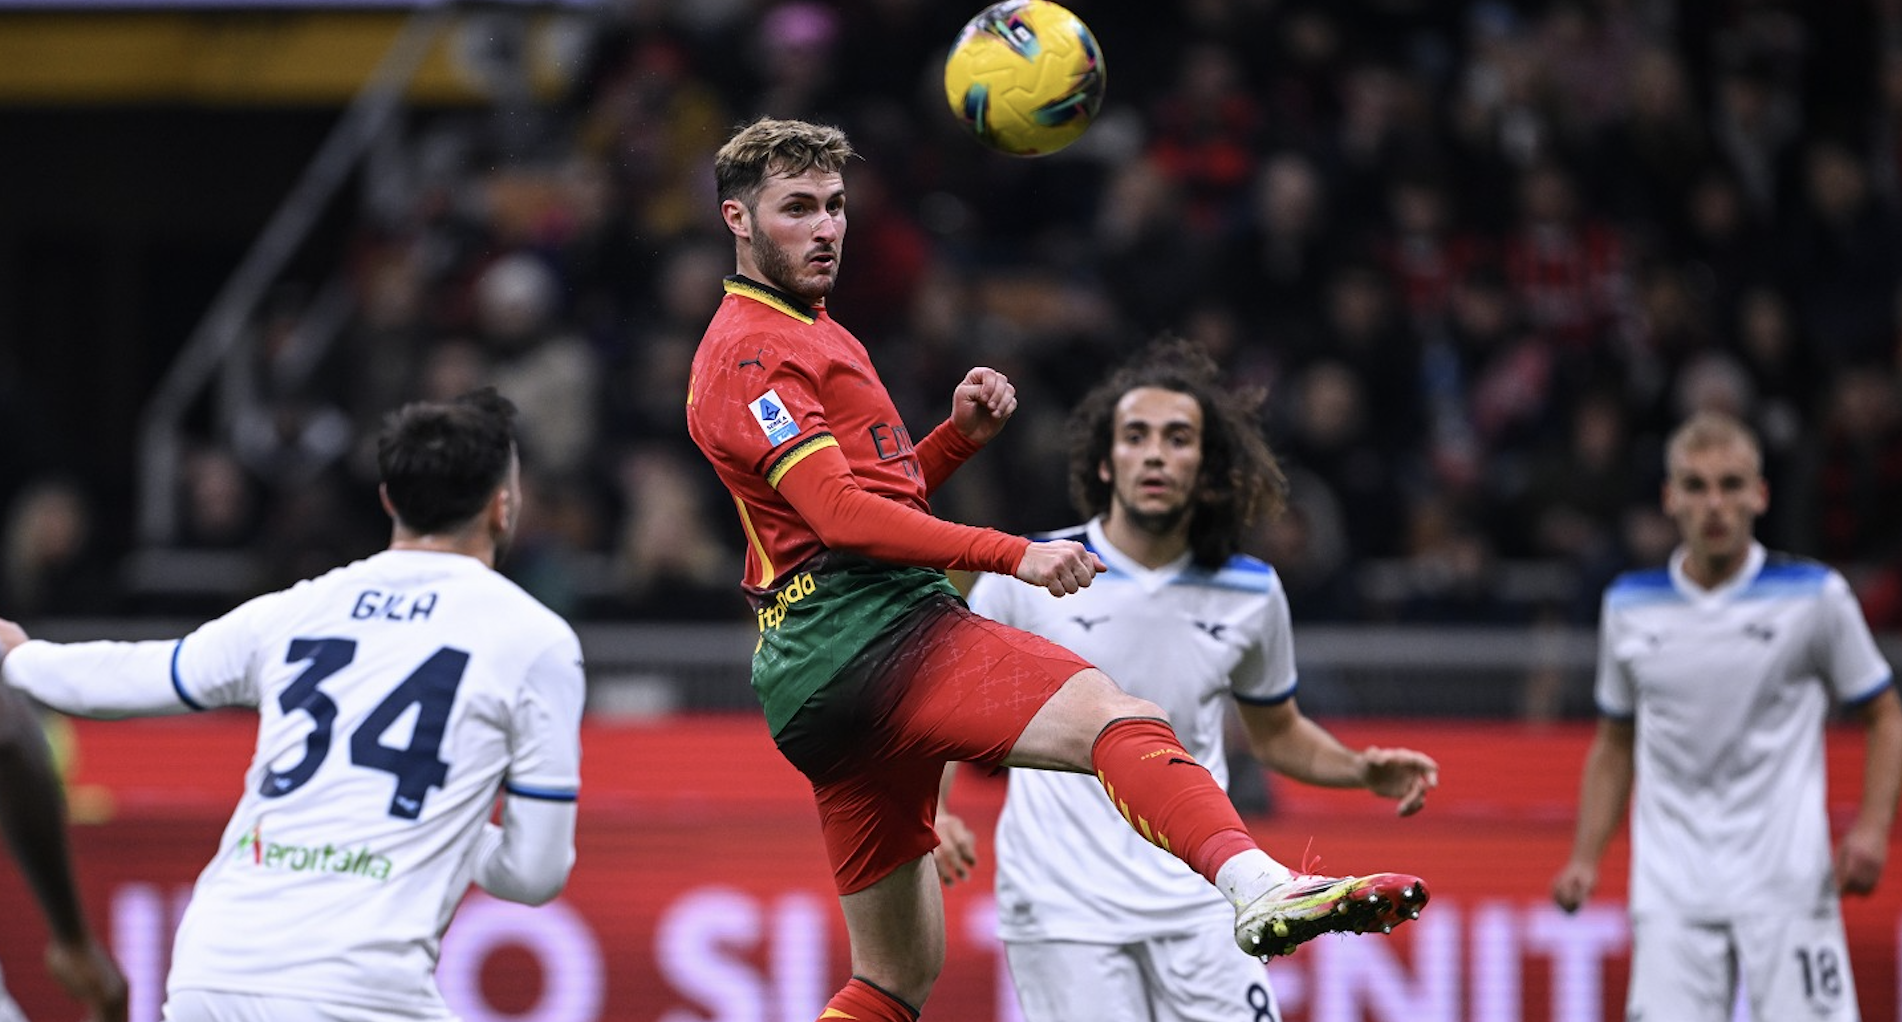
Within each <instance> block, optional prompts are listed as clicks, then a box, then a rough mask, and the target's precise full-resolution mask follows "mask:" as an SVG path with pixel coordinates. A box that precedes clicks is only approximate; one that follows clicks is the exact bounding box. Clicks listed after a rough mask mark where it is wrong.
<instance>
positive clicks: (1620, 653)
mask: <svg viewBox="0 0 1902 1022" xmlns="http://www.w3.org/2000/svg"><path fill="white" fill-rule="evenodd" d="M1684 558H1685V554H1684V551H1682V550H1680V551H1678V552H1677V553H1676V554H1675V555H1673V557H1672V558H1671V563H1670V566H1669V568H1668V569H1654V570H1650V571H1641V572H1633V573H1630V574H1626V575H1623V576H1620V577H1619V578H1618V579H1617V580H1616V581H1614V582H1613V583H1612V585H1611V586H1610V587H1609V588H1608V589H1607V590H1606V592H1605V600H1604V609H1603V618H1602V621H1601V624H1600V631H1601V636H1600V649H1599V667H1598V683H1597V699H1598V706H1599V711H1600V712H1601V713H1604V714H1606V715H1608V716H1612V717H1618V718H1623V719H1633V720H1635V722H1636V727H1637V737H1636V742H1637V746H1636V750H1635V760H1636V771H1637V773H1636V781H1635V792H1634V796H1633V805H1632V823H1631V830H1632V877H1631V910H1632V911H1633V912H1634V913H1642V912H1646V911H1651V910H1657V911H1665V912H1669V913H1671V914H1673V915H1677V916H1681V917H1685V918H1689V919H1694V920H1712V921H1723V920H1727V919H1729V918H1731V917H1733V916H1736V915H1739V914H1749V915H1756V914H1761V912H1762V911H1763V908H1762V905H1761V899H1753V898H1750V897H1748V896H1746V894H1745V893H1744V892H1750V891H1792V892H1813V893H1814V894H1815V896H1816V897H1817V898H1818V899H1819V900H1820V899H1824V898H1833V897H1834V894H1833V890H1834V887H1833V884H1832V882H1831V873H1830V835H1829V820H1828V817H1827V807H1826V805H1825V801H1824V791H1823V789H1824V780H1825V776H1824V764H1823V725H1824V723H1825V720H1826V718H1827V716H1828V714H1829V711H1830V707H1831V705H1832V703H1833V702H1834V701H1835V700H1842V701H1844V702H1847V703H1851V704H1854V703H1859V702H1861V701H1863V700H1866V699H1869V698H1871V697H1873V696H1875V695H1877V694H1879V693H1880V692H1881V691H1882V690H1883V689H1884V688H1885V687H1887V686H1888V685H1889V683H1890V671H1889V666H1888V664H1886V663H1885V662H1884V661H1883V659H1882V655H1881V653H1880V652H1879V651H1878V650H1877V649H1876V644H1875V640H1874V639H1873V638H1872V637H1871V636H1870V634H1869V627H1868V625H1867V624H1865V623H1864V622H1863V619H1862V613H1861V610H1860V609H1859V608H1858V607H1857V605H1856V601H1855V597H1854V596H1853V595H1852V594H1851V592H1850V590H1849V585H1848V583H1847V582H1845V581H1844V580H1843V577H1842V576H1841V575H1839V574H1837V573H1836V572H1835V571H1833V570H1831V569H1830V568H1828V567H1825V566H1824V565H1821V564H1817V563H1814V562H1809V561H1802V560H1798V559H1795V558H1789V557H1785V556H1782V555H1768V554H1766V553H1765V551H1764V549H1763V547H1762V546H1761V545H1757V544H1752V546H1751V550H1750V553H1749V556H1748V559H1747V560H1746V562H1745V564H1744V566H1743V569H1742V570H1741V571H1739V572H1738V574H1737V577H1736V578H1735V579H1733V580H1732V581H1730V582H1728V583H1726V584H1725V585H1722V586H1720V587H1718V588H1716V589H1713V590H1708V591H1707V590H1704V589H1702V588H1700V587H1699V586H1698V585H1697V584H1696V583H1694V582H1692V581H1690V579H1689V578H1688V577H1687V576H1686V575H1685V574H1684ZM1796 907H1798V908H1799V909H1801V908H1803V907H1806V906H1804V905H1801V904H1799V905H1798V906H1796Z"/></svg>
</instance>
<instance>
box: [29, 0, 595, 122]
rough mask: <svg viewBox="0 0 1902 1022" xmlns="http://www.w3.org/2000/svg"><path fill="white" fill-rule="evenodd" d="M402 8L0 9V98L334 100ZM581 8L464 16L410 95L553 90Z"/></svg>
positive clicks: (364, 73)
mask: <svg viewBox="0 0 1902 1022" xmlns="http://www.w3.org/2000/svg"><path fill="white" fill-rule="evenodd" d="M409 17H410V15H408V14H406V13H401V12H381V11H282V10H279V11H270V12H232V11H221V12H176V11H173V12H163V13H150V12H112V13H97V14H75V13H60V14H50V13H40V12H35V13H27V14H0V103H6V104H14V105H64V104H75V105H99V104H127V103H130V104H139V103H199V104H210V105H232V106H275V105H335V104H342V103H345V102H348V101H349V99H350V98H351V97H352V96H353V95H355V94H356V92H357V90H358V89H359V88H361V87H362V86H363V84H364V83H365V82H366V81H368V80H369V78H370V76H371V74H372V73H373V72H374V71H375V70H376V67H377V64H378V62H379V61H381V60H382V59H383V55H384V54H385V53H386V52H387V51H388V50H389V48H390V44H391V43H392V42H394V41H395V39H396V37H397V33H398V32H400V31H401V30H402V28H403V24H404V22H405V21H406V20H407V19H408V18H409ZM574 17H579V16H577V15H567V16H564V15H561V14H549V13H544V12H538V13H534V14H521V13H516V12H505V11H501V12H498V11H487V12H477V13H470V14H464V15H458V16H456V17H455V18H453V19H452V20H451V21H450V22H449V28H448V29H447V31H445V32H444V33H443V36H442V38H441V39H439V40H438V41H437V42H436V44H435V46H434V47H433V48H432V50H431V52H430V54H429V56H428V58H427V59H425V60H424V62H423V64H422V67H421V68H420V69H419V70H418V71H417V73H416V76H415V78H414V79H413V80H412V81H411V82H410V86H409V90H408V96H409V99H410V100H411V102H416V103H428V104H461V103H475V102H482V101H485V100H487V99H489V98H492V97H493V96H494V94H495V93H496V92H497V91H498V88H499V87H500V85H499V83H500V82H502V81H503V80H505V78H506V77H508V76H509V75H511V74H514V75H520V74H523V73H524V72H525V73H526V79H527V83H528V87H529V89H530V91H531V92H532V93H533V94H534V95H535V96H537V97H538V98H543V99H546V98H550V97H552V96H555V95H557V94H559V92H560V91H561V90H562V89H563V88H564V87H565V86H566V85H567V84H568V82H569V81H570V80H572V77H573V74H574V72H575V69H576V63H577V60H576V58H577V57H578V56H579V54H578V53H577V52H576V51H577V50H578V49H579V47H578V46H577V45H576V41H577V40H578V39H579V38H580V34H579V33H577V32H575V31H573V29H574V28H575V25H576V23H575V22H573V21H572V20H570V19H571V18H574Z"/></svg>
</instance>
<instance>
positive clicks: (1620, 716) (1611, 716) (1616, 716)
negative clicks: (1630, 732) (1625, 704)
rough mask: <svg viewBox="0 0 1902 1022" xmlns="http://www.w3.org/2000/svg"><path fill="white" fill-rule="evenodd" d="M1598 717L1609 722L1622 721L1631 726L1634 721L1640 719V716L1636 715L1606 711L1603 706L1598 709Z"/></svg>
mask: <svg viewBox="0 0 1902 1022" xmlns="http://www.w3.org/2000/svg"><path fill="white" fill-rule="evenodd" d="M1598 715H1599V716H1601V717H1604V718H1605V719H1607V720H1616V721H1622V722H1623V723H1626V724H1629V723H1631V722H1632V721H1634V720H1637V719H1638V715H1637V714H1635V713H1613V712H1612V711H1610V710H1607V709H1605V708H1604V707H1603V706H1600V707H1599V708H1598Z"/></svg>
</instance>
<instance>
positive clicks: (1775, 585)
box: [1737, 558, 1829, 600]
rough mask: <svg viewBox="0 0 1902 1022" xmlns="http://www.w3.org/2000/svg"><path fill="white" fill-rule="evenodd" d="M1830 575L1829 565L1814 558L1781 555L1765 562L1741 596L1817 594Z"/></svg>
mask: <svg viewBox="0 0 1902 1022" xmlns="http://www.w3.org/2000/svg"><path fill="white" fill-rule="evenodd" d="M1828 579H1829V568H1828V567H1827V566H1825V565H1822V564H1818V563H1816V562H1814V561H1799V560H1795V559H1788V560H1785V559H1782V558H1778V559H1777V560H1776V561H1773V562H1769V563H1766V564H1764V566H1763V570H1762V571H1760V572H1758V573H1757V577H1756V578H1753V579H1751V580H1750V584H1749V585H1747V586H1745V587H1744V589H1743V592H1741V593H1738V594H1737V595H1738V598H1739V599H1745V600H1774V599H1776V598H1778V597H1800V596H1815V595H1816V594H1817V593H1819V592H1821V591H1822V589H1823V583H1824V582H1826V581H1828Z"/></svg>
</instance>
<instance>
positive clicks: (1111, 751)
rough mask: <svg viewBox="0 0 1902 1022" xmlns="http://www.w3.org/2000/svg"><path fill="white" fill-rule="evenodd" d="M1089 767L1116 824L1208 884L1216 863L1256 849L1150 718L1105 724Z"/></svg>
mask: <svg viewBox="0 0 1902 1022" xmlns="http://www.w3.org/2000/svg"><path fill="white" fill-rule="evenodd" d="M1090 762H1091V765H1092V766H1094V767H1095V768H1096V779H1097V780H1098V781H1101V782H1102V784H1103V790H1104V791H1106V792H1108V793H1109V797H1110V801H1111V802H1112V803H1114V804H1115V806H1116V809H1117V811H1118V812H1121V813H1122V814H1123V819H1125V820H1128V821H1129V825H1130V826H1132V827H1134V828H1136V831H1137V832H1138V833H1140V834H1141V835H1142V836H1143V837H1144V838H1147V839H1148V840H1149V842H1150V843H1151V844H1153V845H1155V846H1157V847H1159V848H1161V849H1162V850H1163V851H1165V852H1168V853H1170V854H1171V855H1174V856H1175V857H1176V858H1178V859H1181V860H1182V861H1183V862H1186V863H1188V864H1189V868H1190V869H1193V870H1195V871H1196V872H1197V873H1200V874H1202V875H1203V876H1204V877H1206V878H1207V879H1208V881H1209V883H1214V882H1215V872H1216V870H1219V869H1221V868H1222V864H1223V863H1225V862H1227V861H1228V860H1229V859H1230V858H1232V857H1234V856H1235V855H1237V854H1238V853H1241V852H1245V851H1247V850H1249V849H1251V848H1254V847H1256V844H1255V839H1254V838H1253V837H1251V836H1249V833H1248V828H1247V827H1246V826H1244V825H1243V824H1242V818H1241V817H1240V816H1239V815H1237V814H1236V812H1235V805H1234V803H1232V802H1230V801H1229V800H1228V793H1227V792H1225V791H1223V790H1222V786H1221V785H1219V784H1216V783H1215V778H1213V777H1211V776H1209V772H1208V769H1207V768H1205V767H1203V766H1202V765H1201V764H1200V763H1197V762H1196V761H1195V757H1194V756H1191V755H1189V754H1188V753H1186V752H1184V751H1182V739H1180V738H1177V737H1176V733H1175V729H1174V728H1171V727H1170V726H1169V725H1168V724H1166V723H1164V722H1162V721H1160V720H1156V719H1154V718H1152V717H1125V718H1123V719H1121V720H1114V721H1111V722H1110V724H1109V726H1108V727H1106V728H1104V729H1103V733H1102V734H1099V735H1097V736H1096V745H1095V746H1094V747H1093V748H1092V749H1091V751H1090Z"/></svg>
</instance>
